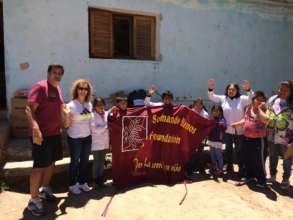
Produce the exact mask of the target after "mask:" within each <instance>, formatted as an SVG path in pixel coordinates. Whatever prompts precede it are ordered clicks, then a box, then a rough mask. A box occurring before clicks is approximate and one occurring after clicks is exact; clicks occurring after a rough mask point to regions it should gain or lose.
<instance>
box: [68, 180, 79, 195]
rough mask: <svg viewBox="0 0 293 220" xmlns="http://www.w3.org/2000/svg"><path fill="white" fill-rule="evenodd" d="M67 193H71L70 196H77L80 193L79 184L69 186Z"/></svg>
mask: <svg viewBox="0 0 293 220" xmlns="http://www.w3.org/2000/svg"><path fill="white" fill-rule="evenodd" d="M69 192H71V193H72V194H75V195H78V194H80V193H81V190H80V189H79V184H78V183H76V184H75V185H73V186H69Z"/></svg>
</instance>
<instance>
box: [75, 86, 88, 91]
mask: <svg viewBox="0 0 293 220" xmlns="http://www.w3.org/2000/svg"><path fill="white" fill-rule="evenodd" d="M78 90H80V91H89V88H87V87H78Z"/></svg>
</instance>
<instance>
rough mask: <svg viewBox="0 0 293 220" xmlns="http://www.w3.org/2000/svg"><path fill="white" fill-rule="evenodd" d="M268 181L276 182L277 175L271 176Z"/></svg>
mask: <svg viewBox="0 0 293 220" xmlns="http://www.w3.org/2000/svg"><path fill="white" fill-rule="evenodd" d="M267 182H268V183H276V182H277V181H276V176H271V177H270V178H269V179H268V180H267Z"/></svg>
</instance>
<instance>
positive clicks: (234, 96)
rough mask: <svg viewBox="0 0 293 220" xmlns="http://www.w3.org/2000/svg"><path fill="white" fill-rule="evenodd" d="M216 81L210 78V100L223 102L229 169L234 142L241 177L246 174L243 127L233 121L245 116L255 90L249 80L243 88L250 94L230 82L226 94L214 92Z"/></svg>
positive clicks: (228, 167)
mask: <svg viewBox="0 0 293 220" xmlns="http://www.w3.org/2000/svg"><path fill="white" fill-rule="evenodd" d="M215 85H216V81H215V80H213V79H211V80H208V97H209V100H210V101H212V102H214V103H218V104H221V106H222V108H223V112H224V117H225V119H226V121H227V130H226V132H225V138H224V143H225V145H226V156H227V171H228V172H233V143H234V145H235V149H236V157H237V164H238V168H239V170H238V172H239V177H240V178H241V177H243V175H244V167H243V160H242V151H241V147H242V145H243V129H242V128H237V129H235V128H233V127H232V126H231V124H232V123H234V122H237V121H240V120H241V119H242V118H243V117H244V110H245V108H246V107H247V106H248V105H249V104H250V103H251V98H252V96H253V91H252V90H251V88H250V84H249V82H248V81H247V80H244V81H243V84H242V88H243V89H244V90H245V91H246V92H247V94H248V95H241V94H240V88H239V86H238V85H237V84H236V83H230V84H229V85H227V87H226V89H225V95H217V94H215V93H214V89H215Z"/></svg>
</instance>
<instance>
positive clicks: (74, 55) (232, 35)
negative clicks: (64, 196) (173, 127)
mask: <svg viewBox="0 0 293 220" xmlns="http://www.w3.org/2000/svg"><path fill="white" fill-rule="evenodd" d="M243 2H245V1H234V0H230V1H228V0H223V1H211V0H209V1H207V0H197V1H196V0H194V1H188V0H140V1H137V0H123V1H119V0H91V1H86V0H50V1H47V0H22V1H19V0H9V1H4V32H5V59H6V60H5V65H6V80H7V96H8V97H7V98H8V99H10V97H11V96H12V95H13V92H14V91H15V90H16V89H18V88H28V87H30V86H31V84H32V83H33V82H36V81H38V80H41V79H43V78H45V77H46V69H47V66H48V64H50V63H61V64H63V65H64V67H65V71H66V72H65V76H64V79H63V80H62V83H61V85H62V88H63V92H64V95H65V98H66V99H69V90H70V87H71V84H72V82H73V81H74V80H75V79H77V78H86V79H89V80H90V81H91V82H92V83H93V84H94V86H95V88H96V93H97V95H99V96H109V94H110V93H112V92H115V91H117V90H120V89H122V90H131V89H135V88H146V87H147V86H148V85H149V84H150V83H154V84H156V85H157V86H158V89H159V90H160V91H163V90H165V89H170V90H172V91H173V92H174V93H175V96H178V99H179V100H180V102H185V103H188V100H190V99H192V98H193V97H197V96H201V97H204V98H206V81H207V80H208V79H209V78H214V79H216V80H217V81H218V86H217V87H218V89H217V91H218V92H219V93H221V92H222V91H223V90H224V87H225V86H226V84H227V83H228V82H230V81H236V82H239V83H241V81H242V80H243V79H248V80H250V81H251V83H252V86H253V87H254V88H255V89H261V90H264V91H266V92H267V93H268V94H269V95H270V94H271V93H272V90H274V89H275V87H276V85H277V82H278V81H280V80H283V79H291V80H293V62H292V58H293V9H290V7H288V6H284V5H270V4H264V3H243ZM89 6H93V7H109V8H119V9H127V10H136V11H144V12H151V13H159V14H160V15H161V17H162V20H161V21H160V23H159V25H160V27H159V30H160V32H159V44H160V46H159V48H160V51H159V52H160V54H161V56H162V59H161V60H159V61H134V60H115V59H110V60H105V59H89V57H88V51H89V49H88V14H87V13H88V12H87V8H88V7H89ZM26 62H27V63H29V68H28V69H25V70H22V69H21V68H20V64H21V63H26ZM186 100H187V101H186ZM8 101H9V100H8Z"/></svg>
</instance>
